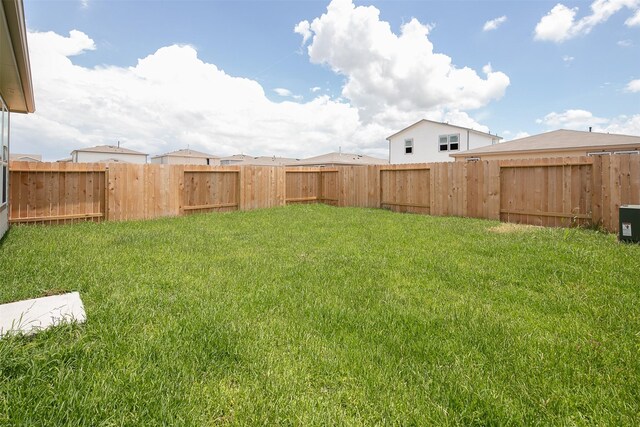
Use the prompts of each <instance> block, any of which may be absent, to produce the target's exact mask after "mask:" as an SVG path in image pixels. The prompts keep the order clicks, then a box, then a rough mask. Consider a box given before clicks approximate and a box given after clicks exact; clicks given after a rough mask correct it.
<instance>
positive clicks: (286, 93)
mask: <svg viewBox="0 0 640 427" xmlns="http://www.w3.org/2000/svg"><path fill="white" fill-rule="evenodd" d="M273 91H274V92H275V93H277V94H278V95H280V96H293V93H291V91H290V90H289V89H285V88H282V87H277V88H275V89H274V90H273Z"/></svg>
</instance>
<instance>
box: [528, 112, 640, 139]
mask: <svg viewBox="0 0 640 427" xmlns="http://www.w3.org/2000/svg"><path fill="white" fill-rule="evenodd" d="M536 122H537V123H539V124H543V125H545V126H547V127H549V128H553V129H557V128H564V129H574V130H583V131H586V130H588V129H589V127H592V128H593V131H594V132H604V133H606V132H609V133H618V134H624V135H637V136H640V114H636V115H633V116H627V115H619V116H616V117H613V118H604V117H596V116H594V115H593V113H591V112H590V111H586V110H566V111H564V112H562V113H556V112H552V113H549V114H547V115H546V116H544V118H542V119H538V120H536Z"/></svg>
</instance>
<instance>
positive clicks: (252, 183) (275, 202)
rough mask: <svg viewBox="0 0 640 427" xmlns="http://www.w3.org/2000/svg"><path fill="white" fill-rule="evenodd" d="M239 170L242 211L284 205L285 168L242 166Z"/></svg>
mask: <svg viewBox="0 0 640 427" xmlns="http://www.w3.org/2000/svg"><path fill="white" fill-rule="evenodd" d="M240 169H241V173H240V179H241V182H240V196H241V197H240V205H241V209H242V210H250V209H258V208H272V207H276V206H283V205H284V204H285V168H283V167H275V166H242V167H241V168H240Z"/></svg>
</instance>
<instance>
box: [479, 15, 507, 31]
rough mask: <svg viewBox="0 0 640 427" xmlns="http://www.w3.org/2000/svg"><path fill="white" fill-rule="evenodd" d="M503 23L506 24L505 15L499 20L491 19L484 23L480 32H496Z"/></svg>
mask: <svg viewBox="0 0 640 427" xmlns="http://www.w3.org/2000/svg"><path fill="white" fill-rule="evenodd" d="M505 22H507V17H506V16H505V15H502V16H501V17H499V18H496V19H492V20H490V21H487V22H485V23H484V26H483V27H482V31H493V30H496V29H498V27H499V26H500V25H502V24H504V23H505Z"/></svg>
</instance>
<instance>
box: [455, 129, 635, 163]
mask: <svg viewBox="0 0 640 427" xmlns="http://www.w3.org/2000/svg"><path fill="white" fill-rule="evenodd" d="M612 148H618V149H629V148H640V136H632V135H620V134H613V133H599V132H586V131H578V130H567V129H559V130H554V131H551V132H546V133H541V134H538V135H532V136H527V137H525V138H520V139H514V140H513V141H508V142H503V143H500V144H495V145H488V146H486V147H481V148H476V149H474V150H469V151H465V152H462V153H456V154H451V156H452V157H468V156H472V155H478V154H493V153H506V152H510V153H518V152H528V151H540V152H543V151H565V150H567V151H570V150H575V149H588V150H594V151H597V150H605V149H612Z"/></svg>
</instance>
